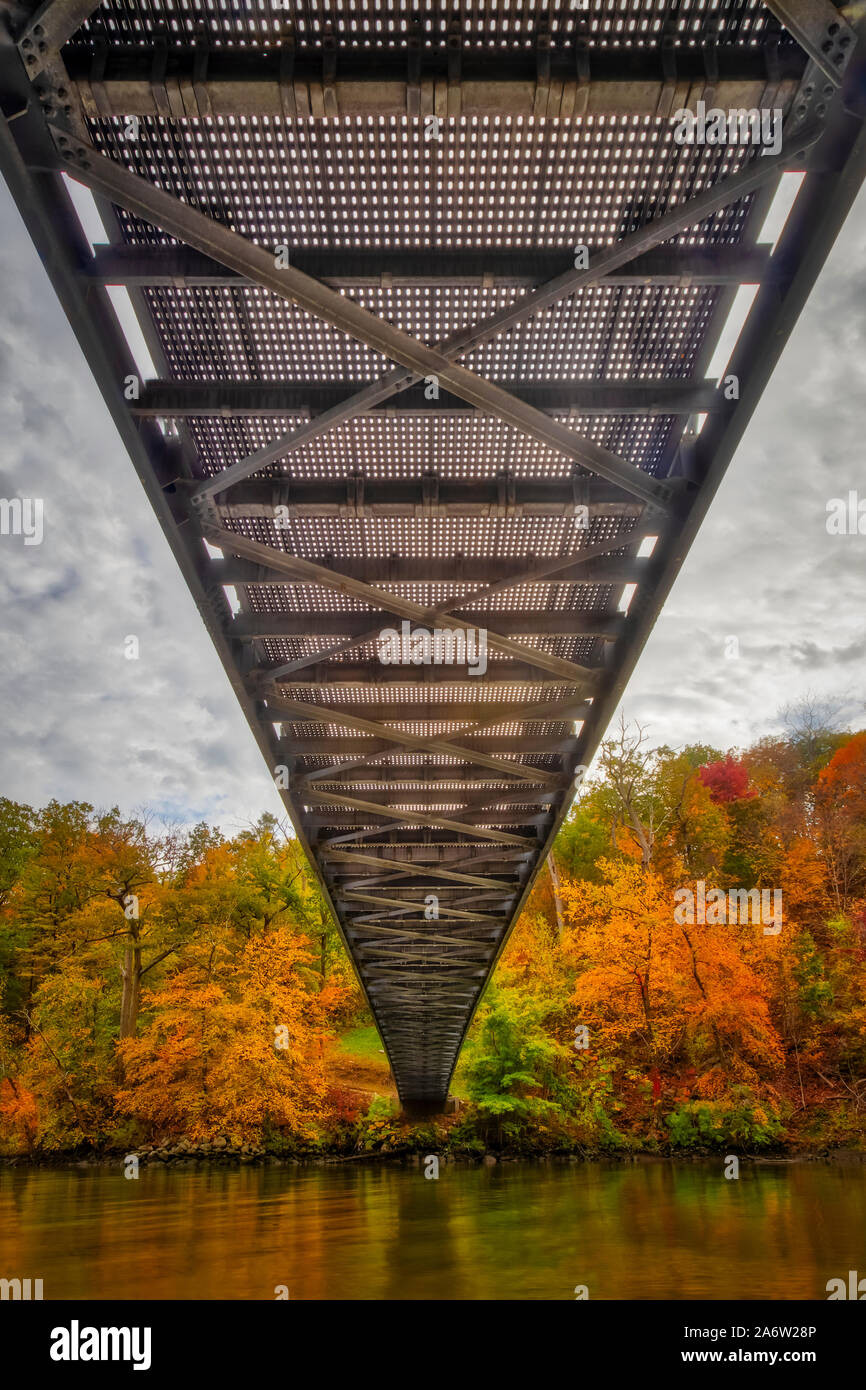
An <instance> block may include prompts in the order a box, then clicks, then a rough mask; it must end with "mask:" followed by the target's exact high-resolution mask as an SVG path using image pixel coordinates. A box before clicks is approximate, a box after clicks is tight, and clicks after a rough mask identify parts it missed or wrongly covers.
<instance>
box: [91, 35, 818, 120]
mask: <svg viewBox="0 0 866 1390" xmlns="http://www.w3.org/2000/svg"><path fill="white" fill-rule="evenodd" d="M549 53H550V63H551V71H550V76H549V77H548V78H547V79H546V80H545V81H544V82H539V80H538V69H537V60H536V55H535V52H534V51H533V50H532V49H531V48H527V49H525V50H524V51H522V52H521V51H520V50H519V49H517V48H513V49H511V50H510V52H505V51H493V50H492V49H480V48H479V49H472V48H469V47H467V48H465V49H464V51H463V52H462V55H461V60H462V61H461V74H460V77H459V79H455V78H454V77H453V75H452V76H450V77H449V72H448V53H447V51H446V49H445V48H444V47H436V48H422V49H421V64H422V67H421V71H420V72H419V74H418V79H417V84H416V83H415V82H413V81H410V79H409V74H408V69H407V55H406V50H405V48H402V47H400V46H393V47H386V46H383V47H382V48H380V49H377V50H376V53H375V61H371V52H370V50H369V49H368V48H351V47H347V48H341V49H340V50H339V52H338V53H337V54H336V55H335V56H336V68H335V71H333V72H328V71H327V69H326V67H325V62H327V58H324V60H323V54H322V50H321V49H319V50H312V51H310V50H306V51H305V50H303V49H300V48H299V49H297V50H295V51H294V53H293V55H292V64H291V67H288V68H287V66H286V62H285V52H284V50H283V49H281V48H280V47H277V46H275V47H273V48H268V49H264V50H262V49H252V48H245V47H239V46H238V47H220V48H210V49H207V50H204V51H203V50H201V49H199V50H196V49H195V48H194V47H192V46H189V45H185V44H177V43H175V44H172V46H171V47H170V48H168V49H165V50H162V53H161V54H160V55H159V57H160V61H159V62H158V63H157V53H156V51H155V50H154V49H153V48H152V47H150V46H148V45H147V44H146V43H142V44H136V45H128V44H116V43H112V44H111V45H109V47H108V48H107V49H106V50H105V51H104V53H103V54H101V55H100V62H99V65H98V67H97V65H96V64H95V62H94V56H93V53H92V50H90V49H88V48H86V47H83V46H82V47H77V48H70V50H69V51H68V52H67V54H66V55H65V57H66V61H67V66H68V68H69V71H70V76H71V78H72V80H73V82H74V83H75V86H76V89H77V94H78V97H79V100H80V102H81V106H82V109H83V110H84V112H85V113H86V114H87V115H88V116H90V117H91V118H94V119H98V118H99V117H101V116H102V117H104V116H112V115H114V116H120V115H127V116H128V115H138V116H161V117H164V118H175V119H198V118H201V117H207V118H214V117H220V116H221V117H246V118H253V117H257V118H263V117H266V118H271V119H275V120H279V121H282V120H285V119H286V118H287V117H289V118H292V117H301V118H304V119H314V120H316V119H318V120H322V119H330V118H337V117H346V116H362V117H369V118H374V117H382V116H408V117H410V118H414V119H415V120H417V121H418V127H419V137H418V138H419V141H420V140H423V127H422V120H423V117H424V116H425V115H438V116H440V117H442V118H446V117H451V118H453V117H457V116H464V117H465V116H480V117H488V118H491V117H496V116H510V117H517V116H524V117H530V116H535V117H538V116H539V115H541V116H544V117H546V118H547V119H554V120H568V119H571V118H573V117H575V116H600V115H602V114H618V115H624V114H630V115H634V116H639V115H645V116H655V115H656V113H657V112H658V110H659V107H660V103H662V102H663V100H664V99H665V97H666V96H667V95H668V93H669V88H670V83H669V80H668V78H669V74H668V73H667V72H666V71H665V69H664V66H663V63H662V60H661V56H660V54H659V52H658V51H657V50H653V49H651V48H649V47H646V48H643V47H635V48H633V49H631V50H630V51H629V61H628V65H627V67H626V65H625V64H624V63H623V61H622V55H621V51H620V50H618V49H616V48H610V49H607V48H603V47H596V48H591V49H587V50H585V52H584V53H583V54H582V62H583V71H582V75H581V77H580V78H579V77H578V62H577V54H576V51H575V49H574V48H573V47H572V46H570V45H563V46H562V47H559V46H557V47H556V48H555V49H551V50H549ZM716 53H717V59H716V64H717V72H714V73H713V75H712V83H711V82H710V77H709V75H708V69H707V67H706V64H705V57H704V52H703V49H702V48H701V47H700V46H697V45H695V46H692V47H689V46H686V45H683V46H682V47H681V48H678V49H677V52H676V73H677V81H676V84H675V87H676V92H677V93H678V94H679V95H680V96H682V98H683V100H686V99H687V98H688V97H689V96H690V95H695V96H696V97H699V96H700V95H701V92H702V91H703V90H704V88H706V89H707V91H709V89H710V86H711V85H712V91H713V100H714V101H716V102H717V103H718V104H720V105H722V106H727V105H734V106H743V105H745V106H758V105H760V103H761V101H762V99H763V95H764V92H765V91H766V90H767V86H768V84H769V82H770V80H771V73H770V71H769V70H768V67H767V60H766V56H765V54H764V52H763V50H762V49H761V48H759V47H749V46H746V45H736V46H734V45H729V46H727V47H725V46H721V47H719V48H718V49H717V50H716ZM803 67H804V61H803V59H802V55H801V54H799V53H798V52H797V50H796V49H782V50H780V52H779V56H778V67H777V70H776V73H774V74H772V79H773V80H774V81H775V80H776V77H777V76H778V79H779V82H778V104H779V105H784V106H787V105H788V104H790V102H791V100H792V99H793V96H794V93H795V91H796V89H797V86H798V84H799V81H800V78H801V77H802V73H803ZM675 95H676V93H675Z"/></svg>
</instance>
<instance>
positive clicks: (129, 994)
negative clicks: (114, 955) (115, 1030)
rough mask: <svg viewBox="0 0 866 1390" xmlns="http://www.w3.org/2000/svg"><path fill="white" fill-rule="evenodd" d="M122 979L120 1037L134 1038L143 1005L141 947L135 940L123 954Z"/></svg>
mask: <svg viewBox="0 0 866 1390" xmlns="http://www.w3.org/2000/svg"><path fill="white" fill-rule="evenodd" d="M120 977H121V979H122V981H123V992H122V994H121V997H120V1036H121V1037H122V1038H134V1037H135V1033H136V1029H137V1027H138V1010H139V1007H140V1005H141V947H140V945H139V944H138V941H137V939H135V938H133V939H132V940H130V942H129V944H128V945H127V947H126V949H125V951H124V953H123V964H122V966H121V967H120Z"/></svg>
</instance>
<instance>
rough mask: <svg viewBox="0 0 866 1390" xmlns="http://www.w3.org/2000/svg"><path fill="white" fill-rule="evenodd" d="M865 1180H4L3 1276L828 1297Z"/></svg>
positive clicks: (107, 1176) (449, 1173)
mask: <svg viewBox="0 0 866 1390" xmlns="http://www.w3.org/2000/svg"><path fill="white" fill-rule="evenodd" d="M864 1229H866V1169H864V1168H862V1167H833V1166H830V1165H823V1164H820V1165H819V1164H809V1165H788V1164H786V1165H780V1166H778V1167H774V1166H763V1165H762V1166H758V1167H755V1168H752V1167H748V1166H745V1165H744V1166H743V1167H742V1168H741V1170H740V1178H739V1180H738V1181H727V1180H725V1178H724V1176H723V1163H722V1161H721V1160H719V1161H718V1162H715V1163H690V1164H683V1165H677V1164H670V1163H662V1162H659V1163H648V1164H639V1165H634V1166H631V1165H613V1164H612V1165H584V1164H566V1165H559V1164H545V1165H535V1164H503V1165H498V1166H496V1167H495V1168H477V1167H460V1166H456V1165H452V1164H443V1165H442V1167H441V1169H440V1177H439V1180H438V1181H429V1180H425V1178H424V1177H423V1170H422V1168H420V1167H417V1168H416V1167H412V1168H396V1167H395V1168H390V1167H389V1168H384V1167H378V1166H372V1165H368V1164H345V1165H343V1166H340V1167H338V1168H330V1167H327V1168H318V1167H316V1168H255V1169H254V1168H243V1169H225V1168H214V1169H210V1170H200V1171H194V1170H171V1169H168V1170H167V1169H162V1168H160V1169H151V1170H148V1169H147V1168H142V1170H141V1176H140V1177H139V1178H138V1180H137V1181H130V1180H127V1179H125V1178H124V1177H123V1172H122V1169H121V1168H118V1169H117V1170H110V1171H109V1170H106V1169H72V1170H62V1171H46V1170H9V1169H7V1170H0V1263H2V1269H0V1275H2V1276H5V1277H13V1276H19V1277H28V1276H29V1277H31V1278H39V1277H41V1278H42V1279H43V1280H44V1284H45V1297H46V1298H51V1297H55V1298H244V1299H245V1298H259V1299H271V1298H273V1297H274V1289H275V1287H276V1286H277V1285H279V1284H285V1285H287V1286H288V1288H289V1290H290V1297H291V1298H292V1299H410V1298H411V1299H449V1298H451V1299H538V1298H545V1299H570V1298H573V1297H574V1292H573V1291H574V1287H575V1285H578V1284H586V1285H587V1286H588V1288H589V1293H590V1297H591V1298H593V1299H597V1298H601V1299H611V1298H625V1299H632V1298H636V1299H642V1298H648V1299H649V1298H663V1299H686V1298H698V1299H713V1298H742V1299H765V1298H779V1299H809V1298H821V1299H823V1298H825V1297H826V1291H825V1286H826V1283H827V1280H828V1279H830V1278H834V1277H838V1276H840V1275H841V1276H843V1277H844V1276H845V1275H846V1274H847V1271H848V1270H849V1269H860V1268H861V1267H862V1273H863V1274H866V1255H864V1243H863V1232H864Z"/></svg>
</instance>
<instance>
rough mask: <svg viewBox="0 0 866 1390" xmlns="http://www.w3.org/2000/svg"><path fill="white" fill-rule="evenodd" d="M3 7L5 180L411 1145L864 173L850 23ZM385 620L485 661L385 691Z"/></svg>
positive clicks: (814, 0)
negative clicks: (134, 475) (352, 989)
mask: <svg viewBox="0 0 866 1390" xmlns="http://www.w3.org/2000/svg"><path fill="white" fill-rule="evenodd" d="M4 11H5V13H4V20H5V24H4V33H3V36H2V43H0V104H2V113H3V119H2V123H0V126H2V128H0V162H2V168H3V172H4V175H5V177H6V180H7V183H8V185H9V187H10V189H11V191H12V193H13V195H14V197H15V199H16V201H17V203H18V206H19V208H20V211H21V214H22V216H23V218H24V220H25V223H26V225H27V227H28V230H29V232H30V235H31V236H32V239H33V241H34V243H35V245H36V247H37V249H38V251H39V253H40V255H41V256H42V259H43V261H44V264H45V267H46V270H47V272H48V274H49V276H50V278H51V280H52V282H53V285H54V288H55V290H56V292H57V295H58V297H59V299H60V302H61V303H62V305H63V308H64V310H65V311H66V313H67V315H68V317H69V319H70V322H71V324H72V326H73V329H74V331H75V333H76V335H77V337H78V340H79V342H80V344H81V347H82V350H83V352H84V354H85V356H86V358H87V360H88V362H89V364H90V367H91V369H92V371H93V373H94V375H95V377H96V380H97V381H98V383H99V386H100V388H101V390H102V393H103V395H104V397H105V400H106V402H107V404H108V407H109V409H110V411H111V413H112V416H113V418H114V421H115V423H116V425H117V428H118V430H119V432H120V435H121V437H122V440H123V442H124V444H125V446H126V448H127V450H128V452H129V455H130V457H131V458H132V461H133V463H134V465H135V467H136V469H137V471H138V474H139V476H140V478H141V481H142V483H143V486H144V489H145V491H146V493H147V495H148V497H149V499H150V501H151V504H152V506H153V507H154V509H155V511H156V514H157V516H158V518H159V520H160V522H161V524H162V526H163V528H164V530H165V533H166V536H167V537H168V540H169V543H170V544H171V547H172V549H173V552H174V554H175V556H176V559H177V562H178V564H179V565H180V568H181V570H182V572H183V575H184V578H185V579H186V582H187V584H188V585H189V588H190V590H191V592H192V594H193V596H194V598H195V600H196V603H197V604H198V607H199V609H200V611H201V613H202V616H203V618H204V621H205V623H206V624H207V627H208V629H209V631H210V634H211V636H212V639H213V641H214V643H215V645H216V648H217V651H218V652H219V655H220V657H221V659H222V662H223V664H224V666H225V669H226V672H227V673H228V677H229V679H230V681H231V683H232V686H233V688H234V690H235V693H236V695H237V698H238V700H239V701H240V703H241V706H242V708H243V710H244V713H245V715H246V717H247V719H248V721H249V723H250V726H251V728H252V730H253V733H254V735H255V738H256V740H257V742H258V745H259V747H260V749H261V751H262V754H263V756H264V758H265V760H266V762H267V764H268V766H269V768H270V769H271V774H272V775H273V776H274V778H275V780H276V783H277V785H278V787H279V788H280V791H281V794H282V796H283V800H284V802H285V806H286V810H287V812H288V814H289V816H290V817H291V820H292V823H293V825H294V828H295V831H296V833H297V835H298V837H299V839H300V841H301V843H302V844H303V846H304V848H305V850H306V851H307V853H308V854H309V855H310V858H311V861H312V863H313V865H314V867H315V870H316V873H317V874H318V877H319V879H320V882H321V886H322V888H323V891H324V893H325V895H326V897H327V900H328V902H329V904H330V905H331V907H332V909H333V911H334V915H335V917H336V919H337V921H338V923H339V925H340V930H341V932H342V935H343V939H344V941H345V944H346V946H347V948H348V950H349V952H350V954H351V956H352V958H353V960H354V963H355V966H356V969H357V972H358V975H359V978H360V981H361V984H362V986H363V988H364V991H365V994H366V997H367V999H368V1001H369V1004H370V1007H371V1009H372V1011H373V1014H374V1016H375V1018H376V1021H377V1024H378V1027H379V1030H380V1032H381V1035H382V1038H383V1040H384V1043H385V1046H386V1048H387V1051H388V1055H389V1058H390V1061H391V1065H392V1068H393V1072H394V1076H395V1080H396V1082H397V1086H398V1089H399V1093H400V1096H401V1099H402V1101H403V1103H404V1105H406V1106H407V1107H409V1108H413V1109H416V1110H423V1109H430V1110H436V1109H440V1108H441V1107H442V1105H443V1104H444V1102H445V1098H446V1096H447V1091H448V1085H449V1080H450V1077H451V1074H452V1071H453V1068H454V1065H455V1062H456V1058H457V1055H458V1052H459V1049H460V1045H461V1043H462V1040H463V1038H464V1036H465V1033H466V1029H467V1027H468V1025H469V1022H470V1020H471V1017H472V1015H473V1012H474V1010H475V1008H476V1006H477V1003H478V1001H479V998H480V996H481V993H482V991H483V989H484V987H485V984H486V982H487V980H488V979H489V977H490V973H491V970H492V968H493V966H494V964H495V962H496V960H497V958H498V956H499V954H500V952H501V951H502V948H503V946H504V944H505V941H506V940H507V937H508V934H509V931H510V929H511V926H512V925H513V923H514V921H515V920H516V918H517V915H518V914H519V912H520V910H521V906H522V905H523V903H524V902H525V900H526V897H527V894H528V892H529V890H530V887H531V885H532V882H533V880H534V877H535V875H536V873H537V872H538V870H539V868H540V866H541V865H542V864H543V863H544V860H545V857H546V855H547V854H548V852H549V849H550V846H551V844H552V841H553V837H554V836H555V834H556V832H557V830H558V828H559V826H560V825H561V823H562V821H563V819H564V817H565V815H566V814H567V812H568V809H569V806H570V805H571V802H572V798H573V795H574V792H575V788H576V786H577V785H578V783H579V781H580V778H581V776H582V770H583V769H585V768H586V767H587V766H588V764H589V763H590V761H591V759H592V757H593V754H594V752H595V750H596V747H597V745H598V743H599V741H600V739H601V738H602V736H603V734H604V731H605V728H606V726H607V724H608V722H609V720H610V718H611V716H612V714H613V712H614V710H615V708H616V706H617V705H618V703H619V701H620V699H621V697H622V694H623V691H624V689H625V686H626V683H627V681H628V678H629V676H630V673H631V671H632V669H633V667H634V664H635V662H636V660H637V657H638V655H639V654H640V652H641V649H642V647H643V645H644V643H645V641H646V639H647V637H648V635H649V633H650V631H651V629H652V626H653V624H654V622H655V619H656V617H657V615H658V613H659V611H660V609H661V607H662V605H663V603H664V601H665V598H666V595H667V594H668V591H669V590H670V588H671V585H672V583H673V581H674V579H675V578H676V576H677V573H678V571H679V568H680V566H681V564H682V562H683V560H684V558H685V556H686V554H687V552H688V550H689V547H690V545H691V543H692V541H693V539H694V537H695V535H696V533H697V531H698V528H699V526H700V524H701V522H702V520H703V518H704V515H705V513H706V511H707V508H708V507H709V504H710V502H711V500H712V497H713V495H714V493H715V491H716V488H717V487H718V485H719V482H720V480H721V478H722V476H723V474H724V471H725V469H726V467H727V464H728V463H729V461H730V459H731V457H732V456H733V454H734V451H735V449H736V447H737V445H738V443H739V441H740V439H741V437H742V434H743V431H744V429H745V427H746V424H747V422H748V420H749V418H750V416H751V414H752V412H753V410H754V408H755V406H756V404H757V403H758V401H759V400H760V397H761V394H762V392H763V389H764V386H765V385H766V383H767V381H768V379H769V377H770V375H771V373H772V371H773V369H774V367H775V365H776V362H777V361H778V359H779V356H780V354H781V352H782V349H783V347H784V345H785V342H786V340H787V337H788V335H789V333H790V331H791V329H792V327H793V325H794V323H795V322H796V319H797V317H798V315H799V313H800V310H801V309H802V307H803V305H804V303H805V301H806V299H807V297H808V295H809V292H810V290H811V287H812V285H813V283H814V281H815V279H816V276H817V274H818V272H819V270H820V268H821V265H822V264H823V262H824V259H825V258H826V255H827V253H828V251H829V249H830V247H831V246H832V244H833V241H834V239H835V237H836V235H837V233H838V230H839V228H840V227H841V225H842V223H843V221H844V218H845V216H846V214H847V212H848V210H849V208H850V206H851V204H852V201H853V199H854V197H855V195H856V192H857V190H858V188H859V186H860V183H861V181H862V178H863V175H864V171H866V163H864V160H866V137H864V131H863V114H864V104H863V98H864V64H863V55H862V42H861V30H860V29H859V28H858V27H857V26H858V24H859V21H857V20H856V17H855V16H854V13H853V11H852V12H850V14H849V12H848V11H843V10H838V9H836V7H835V6H834V5H833V4H831V3H830V0H773V2H772V3H769V4H767V5H764V4H762V3H759V0H683V3H676V2H675V0H588V4H587V7H586V8H582V7H580V6H579V5H576V4H574V3H571V0H544V3H523V2H522V0H520V3H518V0H491V2H490V3H487V4H484V3H482V0H466V3H464V4H463V5H462V6H461V7H460V8H459V10H458V9H456V8H454V7H453V6H451V5H449V4H446V3H439V0H418V3H417V6H416V5H412V4H407V3H405V0H388V3H373V0H321V2H320V3H318V2H317V0H285V3H284V4H282V5H277V4H272V3H270V2H269V0H247V3H241V4H237V3H220V0H199V3H197V4H192V3H188V2H187V0H104V3H102V4H101V5H99V6H97V5H95V4H94V3H92V0H45V3H43V4H41V5H39V6H38V7H37V8H35V9H31V8H30V7H29V6H27V5H24V4H21V5H19V4H17V3H10V2H9V0H6V3H5V4H4ZM700 101H703V102H704V103H705V106H706V108H721V109H722V110H725V111H727V110H728V109H730V108H759V109H764V110H766V111H776V110H778V111H780V112H781V113H782V115H783V119H784V139H783V143H782V148H781V151H780V152H778V153H775V152H767V151H765V150H762V149H760V148H756V147H754V146H749V145H745V144H736V143H730V142H729V143H724V144H716V145H711V144H706V143H705V144H699V143H694V144H688V143H686V144H683V143H678V142H677V139H676V130H677V122H676V120H674V119H673V117H674V113H675V112H677V111H678V110H679V109H681V108H684V107H688V108H689V109H691V110H692V111H696V110H697V103H698V102H700ZM786 171H787V172H799V173H803V174H804V177H803V180H802V183H801V185H800V188H799V192H798V193H797V196H796V200H795V202H794V205H793V209H792V211H791V214H790V216H789V217H788V220H787V223H786V225H785V229H784V232H783V234H782V236H781V239H780V240H779V242H778V244H777V245H776V247H775V250H774V251H773V253H772V254H770V249H769V247H768V246H767V245H766V244H763V243H762V242H761V241H760V233H761V229H762V226H763V224H764V221H765V218H766V215H767V212H768V210H769V208H770V206H771V203H772V201H773V198H774V196H775V195H776V192H777V190H778V188H779V186H780V181H781V179H782V176H783V174H784V173H785V172H786ZM64 175H66V176H68V177H70V178H71V179H73V180H76V181H77V182H78V183H80V184H83V185H85V187H87V188H89V189H90V190H91V192H92V194H93V195H94V198H95V200H96V205H97V208H98V209H99V211H100V212H101V214H102V218H103V221H104V223H105V226H106V238H105V242H104V244H101V245H98V246H96V247H91V244H90V242H89V241H87V240H86V238H85V237H84V235H83V232H82V230H81V226H80V224H79V222H78V220H77V218H76V216H75V213H74V210H73V205H72V202H71V200H70V196H69V185H68V183H67V182H66V179H65V177H64ZM744 284H746V285H756V286H758V289H757V294H756V298H755V301H754V304H753V306H752V309H751V312H750V314H749V317H748V320H747V322H746V325H745V329H744V331H743V332H742V334H741V335H740V338H739V340H738V342H737V345H736V348H735V350H734V353H733V357H732V359H731V361H730V363H729V364H728V367H727V368H726V370H725V376H724V378H723V379H722V380H721V381H720V382H719V383H717V382H716V381H714V380H708V379H707V376H706V373H707V367H708V365H709V363H710V361H711V358H712V355H713V351H714V348H715V346H716V344H717V340H718V337H719V332H720V329H721V327H722V325H723V323H724V322H725V320H726V318H727V316H728V313H729V311H730V309H731V306H732V304H733V302H734V297H735V295H736V293H737V290H738V288H739V287H740V286H741V285H744ZM110 286H123V287H125V288H126V290H127V292H128V295H129V299H130V302H131V306H132V309H133V311H134V312H135V314H136V315H137V317H138V320H139V323H140V325H141V328H142V331H143V333H144V336H145V340H146V342H147V345H148V349H149V351H150V354H151V357H152V360H153V363H154V364H155V368H156V371H157V373H158V376H157V378H155V379H148V380H141V379H140V376H139V370H138V367H137V366H136V363H135V361H134V360H133V357H132V353H131V351H130V348H129V346H128V344H127V341H126V338H125V336H124V333H123V332H122V331H121V327H120V324H119V322H118V318H117V317H116V315H115V312H114V309H113V307H112V301H111V299H110V297H109V294H108V287H110ZM734 379H735V380H734ZM404 624H405V625H406V630H407V631H409V632H411V633H417V632H418V630H419V629H423V630H424V631H427V632H430V633H432V632H434V631H436V630H441V629H444V628H448V629H449V630H450V631H451V632H452V634H455V636H454V637H453V639H452V640H453V641H454V642H455V644H456V643H459V642H460V641H461V640H464V639H465V640H468V641H469V643H470V651H473V650H474V647H473V645H472V644H473V643H475V642H477V641H479V640H480V638H479V635H478V634H479V631H483V633H485V634H486V653H487V655H486V669H485V670H484V671H483V672H482V671H481V670H480V669H479V668H480V667H481V666H482V665H484V662H483V661H481V660H478V661H476V662H475V663H474V665H475V668H476V670H475V672H474V673H473V671H472V670H471V669H470V666H469V663H468V662H467V661H463V662H462V664H460V665H458V664H455V663H454V662H442V661H440V662H439V663H438V664H432V663H428V662H426V661H421V662H420V663H416V660H415V659H414V658H415V657H416V656H422V657H423V656H424V655H425V652H424V647H423V639H422V637H416V638H415V639H414V644H413V645H407V646H403V645H398V646H397V647H395V648H394V649H393V652H392V653H391V654H392V655H393V657H394V659H393V660H389V661H388V662H387V664H386V663H385V662H384V661H383V659H382V658H383V646H382V640H381V634H382V633H383V631H386V630H394V631H395V632H397V633H400V632H402V631H403V630H404V629H403V625H404ZM443 654H444V655H446V656H448V655H449V654H450V653H449V650H448V649H447V648H446V649H445V650H444V653H442V652H440V655H443ZM459 654H460V653H459V651H458V652H457V655H459Z"/></svg>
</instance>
